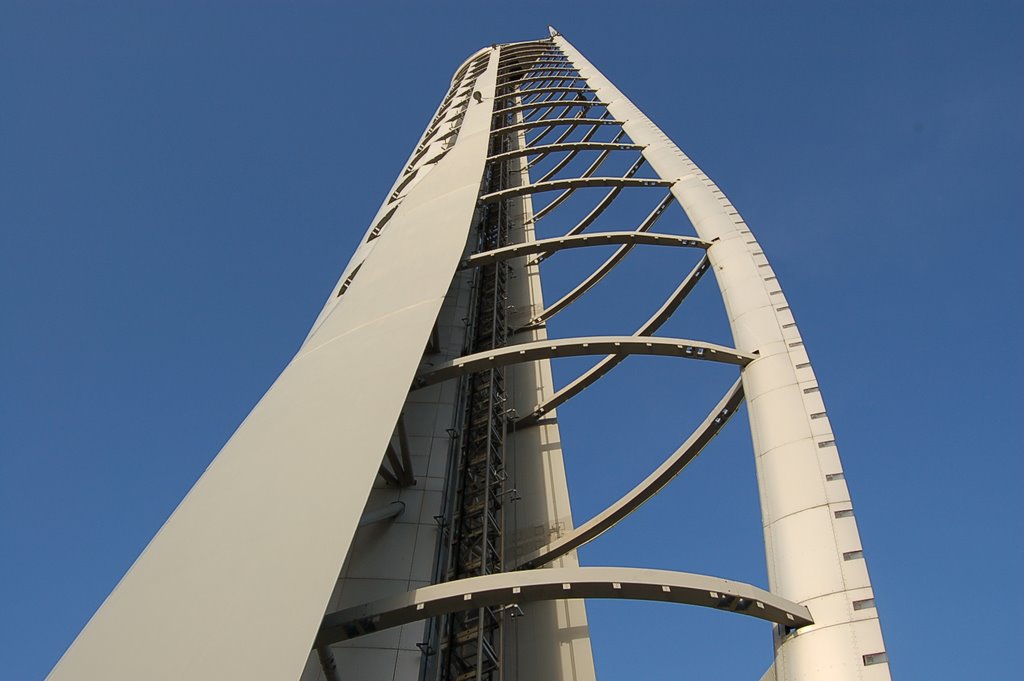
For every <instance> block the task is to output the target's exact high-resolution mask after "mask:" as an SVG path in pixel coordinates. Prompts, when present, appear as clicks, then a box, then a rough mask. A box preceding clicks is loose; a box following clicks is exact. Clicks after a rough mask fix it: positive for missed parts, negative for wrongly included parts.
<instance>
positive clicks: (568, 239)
mask: <svg viewBox="0 0 1024 681" xmlns="http://www.w3.org/2000/svg"><path fill="white" fill-rule="evenodd" d="M612 244H629V245H630V246H638V245H641V244H642V245H646V246H676V247H685V248H702V249H707V248H708V246H710V245H711V244H710V243H708V242H707V241H704V240H703V239H698V238H697V237H692V236H678V235H675V234H652V233H650V232H637V231H630V232H590V233H588V234H578V235H575V236H558V237H554V238H551V239H539V240H537V241H527V242H524V243H518V244H513V245H512V246H505V247H503V248H495V249H493V250H490V251H484V252H482V253H475V254H473V255H471V256H469V257H468V258H466V259H465V260H463V261H462V267H463V268H466V267H476V266H477V265H489V264H490V263H493V262H498V261H499V260H508V259H509V258H517V257H519V256H521V255H531V254H533V253H544V254H550V253H554V252H555V251H560V250H562V249H564V248H581V247H583V246H608V245H612Z"/></svg>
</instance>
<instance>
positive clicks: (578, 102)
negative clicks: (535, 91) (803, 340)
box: [494, 99, 643, 149]
mask: <svg viewBox="0 0 1024 681" xmlns="http://www.w3.org/2000/svg"><path fill="white" fill-rule="evenodd" d="M559 103H561V104H563V105H566V106H570V105H571V106H574V107H577V106H578V107H585V108H592V107H596V106H605V105H606V103H605V102H602V101H600V100H598V99H542V100H539V101H537V102H530V103H529V104H517V105H515V106H507V107H505V108H504V109H498V110H497V111H495V112H494V113H495V115H498V114H510V113H516V112H517V111H530V110H531V109H543V108H545V107H548V106H552V107H553V106H557V105H558V104H559ZM638 148H641V149H642V148H643V147H638Z"/></svg>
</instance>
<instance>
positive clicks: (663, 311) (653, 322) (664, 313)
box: [516, 255, 710, 428]
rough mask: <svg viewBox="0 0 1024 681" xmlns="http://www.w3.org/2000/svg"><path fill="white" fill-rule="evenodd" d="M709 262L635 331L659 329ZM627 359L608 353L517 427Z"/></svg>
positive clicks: (699, 266)
mask: <svg viewBox="0 0 1024 681" xmlns="http://www.w3.org/2000/svg"><path fill="white" fill-rule="evenodd" d="M709 265H710V261H709V260H708V257H707V255H705V256H704V257H703V258H701V260H700V262H698V263H697V265H696V266H694V268H693V269H692V270H690V273H689V274H688V275H686V278H685V279H683V281H682V283H680V284H679V286H677V287H676V290H675V291H673V292H672V295H670V296H669V297H668V299H667V300H666V301H665V304H664V305H662V306H661V308H659V309H658V311H657V312H655V313H654V314H653V315H652V316H651V318H650V319H648V320H647V321H646V322H645V323H644V324H643V326H641V327H640V328H639V329H637V330H636V332H635V333H634V334H633V335H634V336H637V337H642V336H650V335H652V334H653V333H654V332H655V331H657V330H658V329H659V328H660V327H661V325H662V324H664V323H665V322H666V321H667V320H668V318H669V317H670V316H672V313H673V312H675V311H676V308H678V307H679V305H680V304H682V302H683V300H685V299H686V296H688V295H689V294H690V291H692V290H693V289H694V287H695V286H696V285H697V282H698V281H700V278H701V277H702V276H704V273H705V272H707V271H708V267H709ZM624 359H626V355H621V354H620V355H608V356H607V357H605V358H604V359H602V360H601V361H600V362H598V363H597V364H595V365H594V366H592V367H590V369H588V370H587V371H585V372H583V373H582V374H581V375H580V376H578V377H577V378H576V379H575V380H574V381H573V382H572V383H570V384H568V385H567V386H565V387H564V388H562V389H561V390H559V391H558V392H556V393H555V394H554V395H552V396H551V397H550V398H548V399H547V401H545V402H543V403H541V404H538V405H537V406H536V407H534V408H533V412H532V413H531V414H529V415H527V416H524V417H523V418H521V419H519V420H518V421H516V428H525V427H527V426H532V425H533V424H534V423H536V422H537V421H538V420H540V419H541V418H543V417H544V415H545V414H547V413H548V412H549V411H551V410H552V409H555V408H557V407H558V406H559V405H561V404H564V403H565V402H568V401H569V400H570V399H572V398H573V397H575V396H576V395H578V394H580V393H581V392H583V391H584V390H586V389H587V388H589V387H590V386H591V385H593V384H594V383H596V382H597V380H598V379H599V378H601V377H602V376H604V375H605V374H607V373H608V372H609V371H611V370H612V369H614V368H615V367H616V366H618V365H619V363H620V362H622V360H624Z"/></svg>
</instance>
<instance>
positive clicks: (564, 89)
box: [495, 86, 594, 101]
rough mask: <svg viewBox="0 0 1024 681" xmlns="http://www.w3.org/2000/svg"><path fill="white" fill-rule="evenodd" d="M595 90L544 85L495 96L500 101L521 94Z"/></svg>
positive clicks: (514, 97) (591, 90)
mask: <svg viewBox="0 0 1024 681" xmlns="http://www.w3.org/2000/svg"><path fill="white" fill-rule="evenodd" d="M593 91H594V90H593V89H591V88H589V87H562V86H556V87H543V88H535V89H531V90H527V91H526V92H510V93H508V94H506V95H497V96H496V97H495V99H496V100H500V101H505V100H506V99H516V98H517V97H520V96H526V95H541V94H545V93H548V92H579V93H581V94H587V93H589V92H593Z"/></svg>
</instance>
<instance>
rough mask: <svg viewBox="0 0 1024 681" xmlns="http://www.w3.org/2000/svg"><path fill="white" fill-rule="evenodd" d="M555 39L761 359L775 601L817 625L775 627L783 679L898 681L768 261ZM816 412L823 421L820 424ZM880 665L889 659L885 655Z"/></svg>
mask: <svg viewBox="0 0 1024 681" xmlns="http://www.w3.org/2000/svg"><path fill="white" fill-rule="evenodd" d="M552 33H553V40H554V43H555V45H557V46H558V47H559V48H560V49H561V51H562V52H563V53H564V54H565V55H566V56H567V57H568V60H569V61H570V62H571V64H572V65H573V66H574V67H576V69H578V72H579V75H580V76H581V77H582V78H584V80H585V82H586V84H587V87H588V88H590V89H591V90H592V91H593V92H594V96H595V97H596V98H597V99H599V100H601V101H603V102H607V109H608V111H609V112H610V113H611V114H612V116H613V117H614V118H615V119H617V120H619V121H622V122H623V123H622V127H623V129H624V130H625V131H626V133H627V134H628V136H629V137H630V139H631V141H632V142H634V143H636V144H641V145H643V147H644V148H643V152H642V153H643V156H644V158H645V159H646V160H647V162H648V163H649V164H650V165H651V167H652V168H654V170H655V171H656V172H657V174H658V175H659V176H660V177H661V178H662V179H665V180H670V181H671V182H672V187H671V191H672V194H673V195H674V196H675V197H676V198H677V199H678V201H679V203H680V204H681V205H682V207H683V209H684V210H685V211H686V213H687V215H688V216H689V218H690V220H691V222H692V223H693V225H694V227H695V228H696V230H697V234H698V236H700V237H701V238H702V239H704V240H706V241H709V242H712V244H711V246H710V247H709V248H708V258H709V259H710V261H711V264H712V270H713V271H714V273H715V277H716V279H717V280H718V285H719V288H720V289H721V291H722V298H723V300H724V303H725V306H726V311H727V313H728V317H729V324H730V326H731V328H732V333H733V338H734V341H735V344H736V347H737V349H738V350H740V351H743V352H748V353H757V354H758V355H759V358H758V359H756V360H754V361H753V362H751V363H750V364H748V365H747V366H746V367H745V368H744V369H743V372H742V375H743V384H744V390H745V392H746V400H747V404H748V407H749V410H750V417H749V418H750V425H751V432H752V436H753V444H754V452H755V456H756V464H757V477H758V485H759V489H760V496H761V510H762V516H763V522H764V531H765V547H766V557H767V562H768V580H769V586H770V589H771V591H772V592H773V593H775V594H778V595H779V596H782V597H783V598H787V599H790V600H793V601H796V602H797V603H801V604H803V605H806V606H807V607H808V608H809V609H810V611H811V614H812V615H813V617H814V620H815V624H814V625H811V626H809V627H805V628H802V629H800V630H798V631H796V632H794V633H791V634H788V635H786V634H785V632H784V631H782V630H778V629H777V630H776V661H775V668H774V672H775V674H776V675H777V678H779V679H785V680H787V681H817V680H820V679H826V678H827V679H830V680H831V681H846V680H850V681H853V680H854V679H878V680H882V679H888V678H890V674H889V665H888V664H887V663H881V664H874V663H872V662H874V661H875V660H877V659H879V658H873V657H872V656H873V655H876V654H878V653H880V651H884V650H885V646H884V643H883V641H882V632H881V627H880V626H879V622H878V617H877V614H876V612H875V610H874V609H873V608H872V609H871V610H869V611H859V612H858V611H855V609H854V607H853V603H854V601H858V600H862V599H866V598H871V597H872V595H873V594H872V590H871V582H870V580H869V578H868V573H867V568H866V565H865V561H864V558H863V553H862V552H861V548H862V547H861V542H860V538H859V535H858V532H857V525H856V520H855V519H854V518H853V516H852V515H843V516H841V517H837V516H836V511H837V510H845V509H849V508H850V495H849V491H848V490H847V488H846V484H845V482H844V480H843V475H842V465H841V464H840V461H839V455H838V451H837V449H836V447H835V437H834V435H833V434H832V432H831V429H830V428H829V426H828V420H827V418H820V416H821V415H822V414H824V413H825V408H824V404H823V402H822V398H821V393H820V391H819V389H818V383H817V379H816V378H815V376H814V372H813V370H812V369H811V366H810V362H809V360H808V358H807V353H806V350H805V349H804V347H803V341H802V340H801V338H800V334H799V331H798V330H797V327H796V323H795V321H794V319H793V313H792V311H791V310H790V308H789V305H788V303H787V302H786V299H785V297H784V295H783V293H782V289H781V287H780V286H779V283H778V280H777V278H776V275H775V273H774V272H773V271H772V269H771V267H770V266H768V261H767V259H766V258H765V256H764V252H763V250H762V249H761V247H760V246H759V245H758V244H757V241H756V240H755V239H754V237H753V235H752V233H751V231H750V228H749V227H748V226H747V225H746V223H744V222H743V220H742V218H741V217H740V216H739V213H738V211H737V210H736V208H735V207H734V206H733V205H732V204H731V203H730V202H729V201H728V199H726V197H725V195H724V194H723V193H722V191H721V190H720V189H719V188H718V187H717V186H716V185H715V184H714V183H713V182H712V181H711V180H710V179H709V178H708V177H707V175H705V174H704V173H703V172H702V171H701V170H700V168H698V167H697V166H696V165H695V164H694V163H693V162H692V161H691V160H690V159H689V158H687V157H686V156H685V155H684V154H683V153H682V152H681V151H680V150H679V148H678V147H676V145H675V144H674V143H673V142H672V141H671V140H670V139H669V138H668V137H667V136H666V135H665V134H664V133H663V132H662V131H661V130H660V129H659V128H658V127H657V126H656V125H654V123H652V122H651V120H650V119H648V118H647V117H646V116H645V115H644V114H643V113H642V112H641V111H640V110H639V109H638V108H637V107H636V106H635V105H634V104H633V103H632V102H631V101H630V100H629V99H628V98H626V96H625V95H623V94H622V92H620V91H619V90H618V89H617V88H616V87H615V86H614V85H613V84H612V83H611V82H610V81H609V80H608V79H607V78H605V77H604V76H603V75H602V74H601V72H600V71H598V70H597V69H596V68H595V67H594V65H593V64H591V63H590V62H589V61H588V60H587V59H586V58H585V57H584V56H583V55H582V54H580V52H579V51H578V50H576V48H574V47H573V46H572V45H571V44H570V43H569V42H568V41H567V40H566V39H565V38H564V37H562V36H560V35H557V34H556V33H555V32H554V31H553V32H552ZM812 414H814V415H816V416H819V418H812V416H811V415H812ZM881 659H884V656H882V658H881Z"/></svg>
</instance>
